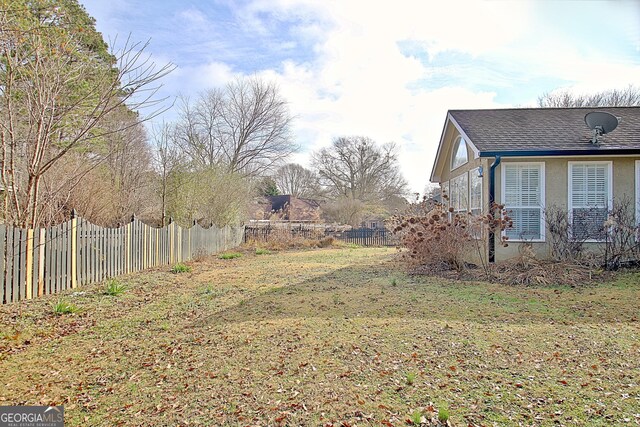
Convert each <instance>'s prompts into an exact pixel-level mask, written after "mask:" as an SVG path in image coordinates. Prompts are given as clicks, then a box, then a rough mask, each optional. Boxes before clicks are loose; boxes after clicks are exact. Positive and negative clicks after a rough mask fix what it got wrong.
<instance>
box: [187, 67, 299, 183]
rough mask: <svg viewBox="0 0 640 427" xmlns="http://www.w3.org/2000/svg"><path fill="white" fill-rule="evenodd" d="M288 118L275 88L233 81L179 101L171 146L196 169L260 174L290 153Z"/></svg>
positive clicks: (254, 79) (261, 82)
mask: <svg viewBox="0 0 640 427" xmlns="http://www.w3.org/2000/svg"><path fill="white" fill-rule="evenodd" d="M291 120H292V119H291V116H290V114H289V109H288V107H287V103H286V101H285V100H284V99H283V98H282V96H281V95H280V93H279V91H278V88H277V86H276V85H275V84H273V83H269V82H266V81H264V80H261V79H259V78H258V77H251V78H238V79H236V80H234V81H233V82H231V83H229V84H228V85H227V86H226V87H225V88H224V89H213V90H209V91H207V92H204V93H202V94H200V96H199V97H198V98H197V100H196V101H192V100H190V99H183V100H182V105H181V111H180V120H179V122H178V128H177V129H178V134H177V137H178V139H177V142H178V144H179V145H180V147H181V148H182V149H183V150H184V152H185V153H186V154H187V155H188V156H189V157H190V158H191V160H192V161H193V162H194V164H196V165H198V166H199V167H211V166H217V167H224V168H226V169H227V170H228V171H229V172H231V173H239V174H242V175H244V176H258V175H264V174H266V173H268V172H270V171H272V170H273V169H274V168H275V167H277V166H278V165H279V164H281V163H282V161H283V160H284V159H285V158H286V157H287V156H289V155H290V154H291V153H293V152H294V151H295V150H296V146H295V144H294V143H293V142H292V140H291V136H290V125H291Z"/></svg>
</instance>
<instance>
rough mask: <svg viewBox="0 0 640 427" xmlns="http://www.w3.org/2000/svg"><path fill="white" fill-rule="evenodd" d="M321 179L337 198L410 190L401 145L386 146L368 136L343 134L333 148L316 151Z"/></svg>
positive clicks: (369, 198) (371, 196) (382, 196)
mask: <svg viewBox="0 0 640 427" xmlns="http://www.w3.org/2000/svg"><path fill="white" fill-rule="evenodd" d="M312 162H313V166H314V168H315V169H316V170H317V172H318V175H319V176H320V180H321V182H322V184H323V185H325V186H326V188H327V190H328V191H329V192H330V194H331V195H333V196H334V197H339V196H345V197H349V198H351V199H357V200H361V201H364V202H367V201H379V200H383V199H385V198H387V197H390V196H394V195H403V194H404V193H405V192H406V185H407V184H406V181H405V180H404V178H403V177H402V174H401V173H400V166H399V164H398V154H397V147H396V145H395V144H393V143H388V144H384V145H382V146H378V145H376V143H375V142H374V141H373V140H371V139H370V138H367V137H364V136H354V137H340V138H336V139H335V140H334V141H333V144H332V145H331V147H330V148H323V149H321V150H320V151H318V152H315V153H313V155H312Z"/></svg>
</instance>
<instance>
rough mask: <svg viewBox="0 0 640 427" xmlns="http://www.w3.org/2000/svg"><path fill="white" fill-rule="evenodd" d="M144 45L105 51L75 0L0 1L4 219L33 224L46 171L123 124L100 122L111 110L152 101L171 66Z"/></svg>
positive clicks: (39, 209)
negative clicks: (149, 55) (150, 55)
mask: <svg viewBox="0 0 640 427" xmlns="http://www.w3.org/2000/svg"><path fill="white" fill-rule="evenodd" d="M145 46H146V45H144V44H135V43H133V44H132V43H126V44H125V47H124V48H123V50H122V51H121V52H119V53H117V54H115V55H112V54H109V53H108V52H107V49H106V44H105V43H104V41H102V38H101V36H100V34H99V33H97V32H96V31H95V27H94V22H93V19H92V18H91V17H89V16H88V15H87V13H86V11H85V10H84V9H83V8H82V6H80V5H79V4H78V2H77V1H76V0H64V1H60V2H57V1H56V2H54V1H51V0H10V1H9V0H1V3H0V145H1V153H0V162H1V171H0V178H1V180H2V185H3V187H4V188H5V189H6V190H8V191H5V192H4V193H3V194H4V217H5V221H8V222H12V223H14V224H16V225H19V226H22V227H35V226H36V224H38V223H39V221H40V219H41V216H42V211H43V209H42V200H41V199H40V185H41V183H42V180H43V177H44V176H45V174H46V173H47V172H48V171H50V170H51V169H52V168H53V167H54V166H56V165H58V164H59V163H60V162H61V160H62V159H64V158H66V157H67V156H68V155H69V154H70V153H72V152H79V151H81V152H90V151H92V150H93V149H94V148H95V147H96V146H99V145H100V144H103V143H104V137H105V136H106V135H108V134H110V133H114V132H119V131H121V130H123V129H113V128H108V127H103V125H104V122H105V120H106V118H107V117H108V116H109V115H110V114H111V113H113V112H114V111H117V110H118V109H121V108H130V109H132V110H138V109H141V108H144V107H149V106H152V105H154V102H156V101H155V100H154V97H153V95H154V94H155V91H156V90H157V88H153V84H154V82H157V80H158V79H160V78H161V77H163V76H164V75H165V74H167V73H168V72H169V71H170V70H171V69H172V66H171V65H167V66H164V67H160V68H157V67H155V65H154V64H152V63H150V62H149V61H148V59H145V58H144V57H143V56H142V55H143V52H144V48H145ZM151 115H153V112H152V113H151ZM127 123H128V124H127V125H126V126H130V125H131V126H135V124H132V122H127ZM92 167H93V165H92ZM77 172H78V173H84V172H85V171H77ZM73 179H77V176H74V177H73Z"/></svg>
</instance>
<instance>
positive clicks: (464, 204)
mask: <svg viewBox="0 0 640 427" xmlns="http://www.w3.org/2000/svg"><path fill="white" fill-rule="evenodd" d="M450 191H451V194H450V195H449V197H450V202H451V203H450V205H449V206H451V207H452V208H453V210H454V211H456V212H460V211H466V210H467V209H468V207H469V204H468V198H469V196H468V194H469V175H468V174H467V173H463V174H462V175H458V176H456V177H455V178H453V179H452V180H451V184H450Z"/></svg>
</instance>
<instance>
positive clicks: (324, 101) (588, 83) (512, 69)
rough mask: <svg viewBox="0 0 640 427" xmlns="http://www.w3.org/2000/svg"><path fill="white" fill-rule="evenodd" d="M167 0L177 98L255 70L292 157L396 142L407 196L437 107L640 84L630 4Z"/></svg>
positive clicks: (427, 160)
mask: <svg viewBox="0 0 640 427" xmlns="http://www.w3.org/2000/svg"><path fill="white" fill-rule="evenodd" d="M87 1H88V2H89V3H91V4H93V5H94V7H96V8H99V9H98V10H100V11H101V12H102V13H106V12H105V8H104V7H103V6H101V5H100V3H101V2H96V1H95V0H87ZM114 1H115V2H117V3H122V0H114ZM140 1H141V2H143V3H144V1H145V0H140ZM172 1H173V3H172ZM163 4H165V3H163ZM166 4H173V9H172V10H173V13H172V14H173V16H176V17H178V18H179V21H180V22H181V24H180V25H177V26H176V27H175V28H173V31H172V33H171V38H169V39H166V40H165V43H162V44H161V48H164V49H166V50H164V51H163V52H164V53H165V54H169V53H171V52H172V50H171V49H173V51H174V52H175V55H176V57H177V58H179V59H174V62H176V63H177V64H178V66H179V67H180V68H178V70H177V71H176V72H175V73H173V75H171V76H169V78H168V79H167V80H166V83H167V86H168V87H169V88H171V89H172V90H174V94H177V93H178V92H183V93H186V94H195V93H197V92H199V91H201V90H204V89H207V88H210V87H216V86H221V85H224V84H225V83H226V82H228V81H229V80H231V79H232V78H233V77H234V76H235V75H238V74H241V73H251V72H253V71H257V73H258V74H259V75H261V76H264V77H265V78H269V79H271V80H274V81H276V82H277V83H278V84H279V86H280V89H281V92H282V94H283V96H284V97H285V98H286V99H287V100H288V101H289V103H290V107H291V111H292V113H293V114H294V115H295V116H296V120H295V122H294V126H293V133H294V135H295V138H296V142H297V143H298V144H300V145H302V146H303V149H304V150H303V152H301V153H300V154H298V155H296V156H295V157H294V160H297V161H303V162H304V161H305V160H307V159H308V154H309V152H310V151H311V150H314V149H317V148H319V147H322V146H327V145H329V144H330V143H331V140H332V139H333V138H335V137H337V136H341V135H353V134H361V135H366V136H369V137H371V138H373V139H374V140H376V141H378V142H380V143H383V142H387V141H395V142H397V143H398V144H400V145H401V159H402V166H403V172H404V174H405V175H406V177H407V178H408V179H409V180H410V183H411V186H412V188H413V189H414V190H416V191H420V190H422V189H423V188H424V185H425V184H426V182H427V180H428V176H429V172H430V169H431V163H432V161H433V157H434V156H435V151H436V148H437V144H438V141H439V138H440V132H441V130H442V125H443V123H444V120H445V114H446V110H447V109H452V108H492V107H494V108H495V107H501V106H504V107H508V106H511V105H509V103H511V104H515V105H523V106H526V105H532V104H534V102H535V99H536V96H537V95H540V94H541V93H543V92H547V91H550V90H553V89H555V88H556V87H559V86H562V87H565V88H570V89H571V90H575V91H578V92H592V91H596V90H603V89H609V88H618V87H626V86H627V85H628V84H630V83H633V84H636V85H639V86H640V60H639V58H638V56H637V52H638V51H639V50H640V20H639V19H638V18H640V6H638V4H637V3H636V2H631V1H630V2H613V3H612V2H600V1H587V2H537V1H533V0H529V1H525V0H522V1H511V2H507V1H484V2H477V1H447V2H427V1H422V0H396V1H394V2H372V1H370V0H349V1H344V0H325V1H322V2H319V1H317V0H253V1H249V2H247V3H244V4H243V5H242V6H238V5H237V3H236V2H231V1H226V0H218V1H216V2H214V6H212V8H210V9H197V8H196V7H194V6H188V7H184V6H183V3H182V2H179V1H178V0H171V1H170V0H167V2H166ZM227 7H228V9H227ZM138 10H141V8H138ZM215 10H217V11H219V13H217V14H216V13H213V14H212V11H215ZM121 12H122V11H120V13H121ZM228 12H231V13H230V14H229V13H228ZM138 21H139V20H138V19H137V18H136V21H135V22H138ZM100 22H101V20H100V19H98V23H100ZM181 26H182V27H185V28H181ZM207 26H210V27H211V28H207ZM199 28H201V29H202V31H200V30H197V29H199ZM129 30H131V29H129ZM125 33H126V32H125ZM196 36H197V37H196ZM254 41H255V42H254ZM152 47H154V44H152ZM301 49H304V51H303V52H301ZM402 49H404V51H403V50H402ZM161 51H162V49H161ZM407 52H410V53H407ZM629 52H631V53H629ZM412 55H413V56H412ZM258 56H259V58H256V57H258ZM265 58H266V60H265ZM270 58H278V60H275V61H274V60H271V61H269V59H270ZM180 61H182V62H180ZM276 61H281V62H280V63H274V62H276ZM265 63H268V65H264V64H265ZM505 100H508V101H505Z"/></svg>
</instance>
